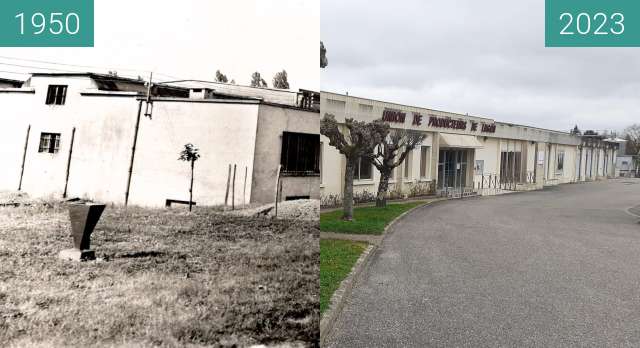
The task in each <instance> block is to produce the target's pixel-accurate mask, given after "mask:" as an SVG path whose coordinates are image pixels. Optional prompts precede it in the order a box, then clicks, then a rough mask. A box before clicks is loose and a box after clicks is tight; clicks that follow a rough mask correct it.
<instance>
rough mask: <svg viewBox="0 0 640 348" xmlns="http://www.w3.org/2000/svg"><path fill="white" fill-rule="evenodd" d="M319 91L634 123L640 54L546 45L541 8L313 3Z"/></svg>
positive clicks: (477, 111) (514, 118)
mask: <svg viewBox="0 0 640 348" xmlns="http://www.w3.org/2000/svg"><path fill="white" fill-rule="evenodd" d="M321 36H322V40H323V41H324V43H325V45H326V46H327V49H328V58H329V67H328V68H327V69H323V71H322V72H321V86H322V90H325V91H331V92H338V93H344V92H347V91H348V92H349V94H350V95H354V96H360V97H366V98H373V99H381V100H384V101H392V102H398V103H402V104H409V105H416V106H423V107H428V108H434V109H440V110H446V111H452V112H459V113H469V114H471V115H477V116H486V117H490V118H493V119H495V120H497V121H504V122H513V123H519V124H526V125H532V126H538V127H544V128H551V129H557V130H565V131H566V130H569V129H570V128H573V126H574V125H575V124H578V126H579V127H580V128H581V129H582V130H585V129H599V130H600V129H614V130H615V129H623V128H624V127H625V126H627V125H629V124H631V123H633V122H640V113H639V111H640V48H545V47H544V1H543V0H520V1H507V0H503V1H477V0H448V1H433V0H396V1H391V2H371V1H363V0H350V1H343V0H322V4H321Z"/></svg>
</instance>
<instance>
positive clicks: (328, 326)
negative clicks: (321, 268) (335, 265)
mask: <svg viewBox="0 0 640 348" xmlns="http://www.w3.org/2000/svg"><path fill="white" fill-rule="evenodd" d="M377 249H378V246H377V245H371V244H370V245H369V246H368V247H367V249H365V251H363V252H362V255H360V257H359V258H358V261H356V263H355V265H353V268H352V270H351V273H349V275H348V276H347V277H346V278H345V279H344V280H343V281H342V282H341V283H340V287H339V288H338V290H336V291H335V292H334V293H333V295H331V301H330V304H329V308H328V309H327V311H326V312H324V315H322V319H320V347H324V344H325V342H326V340H327V338H328V337H329V335H330V334H331V331H332V330H333V325H334V324H335V323H336V320H337V319H338V317H339V316H340V313H342V309H343V308H344V305H345V303H346V302H347V301H346V299H347V298H348V297H349V296H350V295H351V292H352V290H353V287H354V286H355V283H356V281H357V280H358V279H357V278H358V277H359V276H360V274H361V273H362V271H363V270H364V268H365V267H364V266H365V265H366V264H368V263H369V261H370V259H371V257H370V256H371V255H373V253H374V252H375V251H376V250H377Z"/></svg>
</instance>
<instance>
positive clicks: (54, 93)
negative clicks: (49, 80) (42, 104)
mask: <svg viewBox="0 0 640 348" xmlns="http://www.w3.org/2000/svg"><path fill="white" fill-rule="evenodd" d="M66 100H67V86H62V85H50V86H49V90H48V91H47V105H64V103H65V101H66Z"/></svg>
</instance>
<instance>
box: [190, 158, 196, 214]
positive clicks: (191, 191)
mask: <svg viewBox="0 0 640 348" xmlns="http://www.w3.org/2000/svg"><path fill="white" fill-rule="evenodd" d="M194 164H195V161H191V186H189V211H191V206H192V205H193V165H194Z"/></svg>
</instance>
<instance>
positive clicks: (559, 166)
mask: <svg viewBox="0 0 640 348" xmlns="http://www.w3.org/2000/svg"><path fill="white" fill-rule="evenodd" d="M563 171H564V151H560V152H558V160H557V161H556V173H562V172H563Z"/></svg>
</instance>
